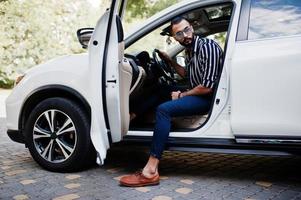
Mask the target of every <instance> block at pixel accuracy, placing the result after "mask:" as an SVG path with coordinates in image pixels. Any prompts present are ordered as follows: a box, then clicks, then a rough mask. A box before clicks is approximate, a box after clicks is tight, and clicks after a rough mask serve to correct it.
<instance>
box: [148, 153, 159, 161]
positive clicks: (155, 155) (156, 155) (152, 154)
mask: <svg viewBox="0 0 301 200" xmlns="http://www.w3.org/2000/svg"><path fill="white" fill-rule="evenodd" d="M149 155H150V156H153V157H155V158H157V159H158V160H160V159H161V155H158V154H156V153H153V152H150V153H149Z"/></svg>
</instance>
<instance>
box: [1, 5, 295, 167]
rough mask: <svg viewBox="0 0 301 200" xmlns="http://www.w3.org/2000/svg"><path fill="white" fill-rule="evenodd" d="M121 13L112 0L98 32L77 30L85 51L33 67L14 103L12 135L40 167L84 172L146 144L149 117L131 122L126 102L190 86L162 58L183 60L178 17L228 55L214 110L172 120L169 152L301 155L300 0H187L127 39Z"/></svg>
mask: <svg viewBox="0 0 301 200" xmlns="http://www.w3.org/2000/svg"><path fill="white" fill-rule="evenodd" d="M124 7H125V5H124V1H121V0H120V1H118V0H113V1H112V5H111V9H108V10H107V12H106V13H105V14H104V15H103V16H102V17H101V18H100V19H99V21H98V23H97V25H96V27H95V28H94V29H81V30H79V31H78V35H79V39H80V42H81V43H82V44H83V46H84V47H88V54H81V55H69V56H64V57H60V58H58V59H55V60H52V61H49V62H47V63H45V64H42V65H39V66H37V67H35V68H33V69H31V70H30V71H28V73H26V75H25V76H24V77H23V79H22V80H21V81H20V82H19V83H18V84H17V85H16V87H15V88H14V90H13V92H12V94H11V95H10V96H9V97H8V98H7V101H6V110H7V127H8V131H7V133H8V135H9V136H10V138H11V139H12V140H14V141H17V142H22V143H25V145H26V146H27V147H28V148H29V150H30V153H31V155H32V156H33V158H34V159H35V160H36V161H37V162H38V163H39V164H40V165H41V166H42V167H44V168H46V169H48V170H52V171H74V170H79V169H82V168H83V167H84V166H85V165H86V164H87V163H90V161H91V160H92V161H94V162H95V160H96V161H97V163H98V164H103V163H104V160H105V158H106V153H107V149H109V148H110V147H111V146H113V145H114V144H115V143H118V144H123V145H125V146H126V144H135V145H144V144H149V141H150V140H151V138H152V133H153V132H152V131H153V125H154V119H153V112H152V110H150V111H149V112H147V113H145V114H144V115H143V116H140V118H139V117H138V119H136V120H135V122H131V124H130V120H129V112H130V109H129V105H130V104H131V105H135V101H136V99H137V98H140V99H141V98H142V99H143V98H147V97H144V96H143V95H144V94H145V93H147V92H145V91H148V88H149V87H151V86H152V84H158V83H160V84H174V83H177V84H182V85H185V84H187V80H185V79H180V78H179V77H177V76H176V75H174V73H173V71H172V70H170V69H167V68H166V67H164V65H162V61H160V60H158V59H157V55H156V53H155V52H156V51H155V49H157V48H159V49H161V50H165V51H167V53H168V54H169V55H170V56H171V57H172V58H173V59H175V60H177V61H178V63H183V62H182V61H183V57H182V53H183V47H181V46H179V45H177V44H175V43H174V42H173V41H172V38H171V37H170V36H169V31H168V30H169V22H170V20H171V19H172V18H174V17H176V16H179V15H182V16H184V17H185V18H187V19H188V20H189V21H190V22H191V23H192V25H193V27H194V30H195V32H196V34H198V35H201V36H202V37H213V36H220V35H224V36H225V37H224V38H225V41H221V46H222V48H223V49H224V52H225V58H224V64H223V69H222V70H221V72H220V77H219V83H218V87H217V88H216V89H215V91H214V98H213V101H212V104H211V109H210V112H209V113H207V114H205V115H198V116H190V117H184V118H180V119H174V121H173V125H172V127H173V128H172V132H171V133H170V137H169V140H168V144H167V146H166V148H167V149H170V150H183V151H206V152H223V153H256V154H265V155H274V154H286V155H287V154H292V153H294V154H298V153H300V147H301V146H300V143H301V103H300V99H301V92H300V91H301V26H300V24H301V2H300V1H299V0H278V1H270V0H193V1H182V2H180V3H178V4H176V5H173V6H172V7H169V8H167V9H165V10H163V11H161V12H160V13H158V14H156V15H155V16H153V17H151V18H149V19H148V20H147V21H146V22H145V23H144V24H143V25H142V26H140V27H138V28H137V29H135V30H133V31H132V33H131V34H128V36H127V37H125V38H124V35H123V28H122V22H121V19H120V17H119V16H122V15H123V12H124ZM160 34H161V35H160ZM90 37H91V39H90ZM154 38H155V39H154ZM86 41H89V44H88V45H87V44H86V43H85V42H86ZM19 80H20V79H19ZM124 148H125V147H124Z"/></svg>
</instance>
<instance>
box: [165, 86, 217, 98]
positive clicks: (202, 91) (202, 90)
mask: <svg viewBox="0 0 301 200" xmlns="http://www.w3.org/2000/svg"><path fill="white" fill-rule="evenodd" d="M212 91H213V90H212V89H211V88H206V87H204V86H202V85H198V86H196V87H194V88H192V89H191V90H187V91H185V92H181V91H176V92H172V93H171V97H172V99H173V100H175V99H179V98H182V97H185V96H198V95H206V94H209V93H211V92H212Z"/></svg>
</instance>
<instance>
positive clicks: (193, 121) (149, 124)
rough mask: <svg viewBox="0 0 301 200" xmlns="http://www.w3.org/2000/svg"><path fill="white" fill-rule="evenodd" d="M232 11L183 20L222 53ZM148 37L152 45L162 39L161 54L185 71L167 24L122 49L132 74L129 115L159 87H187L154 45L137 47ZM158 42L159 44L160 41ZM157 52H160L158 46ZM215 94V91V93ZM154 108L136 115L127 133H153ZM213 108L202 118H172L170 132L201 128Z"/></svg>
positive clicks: (228, 7)
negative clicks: (216, 46)
mask: <svg viewBox="0 0 301 200" xmlns="http://www.w3.org/2000/svg"><path fill="white" fill-rule="evenodd" d="M232 9H233V5H232V4H231V3H226V4H218V5H214V6H210V7H203V8H199V9H196V10H192V11H190V12H187V13H183V14H182V16H183V17H184V18H185V19H187V20H188V21H189V22H190V23H191V25H192V26H193V28H194V31H195V34H196V35H199V36H201V37H208V38H211V39H214V40H215V41H216V42H218V43H219V45H220V46H221V48H222V49H226V41H227V31H228V28H229V24H230V21H231V14H232ZM151 34H154V35H156V36H155V40H154V39H152V41H157V40H158V39H157V38H158V37H160V38H162V39H161V40H162V41H165V43H166V45H167V47H166V48H165V49H163V51H166V52H167V54H168V55H169V56H170V57H171V58H172V59H174V60H175V61H176V62H177V63H178V64H180V65H182V66H183V67H185V62H184V47H183V46H181V45H179V44H178V43H177V42H176V41H172V40H173V38H172V36H171V34H170V22H169V21H168V22H166V23H164V24H162V26H160V27H159V28H157V29H155V30H153V31H152V32H151V33H148V34H147V35H145V36H144V37H142V38H140V39H139V40H138V41H136V42H135V43H133V44H132V45H131V46H129V48H127V49H125V57H126V58H127V59H128V60H129V63H130V66H131V68H132V74H133V78H132V82H131V89H130V113H131V111H132V109H131V108H133V107H134V106H137V105H138V104H139V103H143V101H144V100H145V99H146V98H149V97H150V96H151V95H152V94H154V93H155V92H156V91H157V90H158V87H160V86H161V85H162V84H167V85H172V84H176V85H182V86H188V85H189V84H188V79H187V78H181V77H180V76H178V75H177V74H176V73H175V71H174V69H172V67H170V66H168V65H167V64H166V63H165V62H164V61H163V60H161V59H160V57H159V56H158V52H157V46H156V45H152V46H151V47H150V48H149V49H147V50H144V49H143V48H144V47H145V45H140V44H139V42H140V43H141V44H145V43H146V41H147V40H144V38H146V37H148V35H151ZM148 40H149V39H148ZM159 42H160V43H161V44H162V42H161V41H159ZM163 43H164V42H163ZM135 44H137V45H136V46H138V48H131V47H132V46H134V45H135ZM169 44H172V45H169ZM158 48H160V50H162V47H161V46H160V45H159V47H158ZM133 49H134V50H133ZM224 53H225V52H224ZM221 71H222V70H221ZM220 73H221V72H220ZM220 75H221V74H219V77H220ZM216 88H217V87H216ZM215 92H216V89H215V91H214V93H215ZM156 106H157V105H156ZM156 106H152V107H150V109H149V110H148V111H146V112H144V113H143V114H140V115H137V116H136V117H135V119H133V120H131V122H130V130H152V129H153V127H154V123H155V107H156ZM212 107H213V102H212V104H211V109H210V111H209V113H206V114H205V115H204V114H200V115H195V116H188V117H177V118H174V119H173V120H172V131H191V130H195V129H197V128H200V127H202V125H204V124H205V123H206V121H207V120H208V119H209V117H210V112H211V110H212Z"/></svg>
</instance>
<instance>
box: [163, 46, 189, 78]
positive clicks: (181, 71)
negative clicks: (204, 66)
mask: <svg viewBox="0 0 301 200" xmlns="http://www.w3.org/2000/svg"><path fill="white" fill-rule="evenodd" d="M159 56H160V58H161V59H162V60H164V61H165V62H167V64H169V65H170V66H172V67H173V68H174V69H175V70H176V72H177V74H179V75H180V76H181V77H182V78H184V77H185V75H186V70H185V69H184V67H182V66H181V65H179V64H178V63H177V62H175V61H174V60H172V59H171V58H170V57H169V56H168V55H167V54H166V53H165V52H162V51H159Z"/></svg>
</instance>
